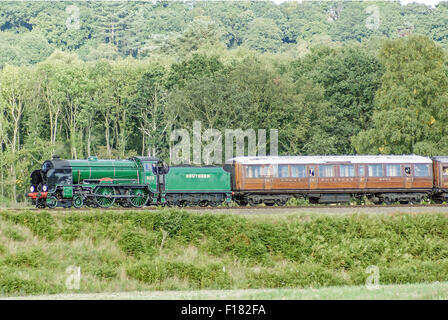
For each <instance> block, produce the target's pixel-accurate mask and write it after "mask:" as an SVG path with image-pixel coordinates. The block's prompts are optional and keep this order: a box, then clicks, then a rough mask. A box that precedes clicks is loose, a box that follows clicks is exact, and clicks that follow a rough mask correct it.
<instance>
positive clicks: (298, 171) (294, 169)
mask: <svg viewBox="0 0 448 320" xmlns="http://www.w3.org/2000/svg"><path fill="white" fill-rule="evenodd" d="M291 177H294V178H303V177H306V170H305V166H297V165H296V166H291Z"/></svg>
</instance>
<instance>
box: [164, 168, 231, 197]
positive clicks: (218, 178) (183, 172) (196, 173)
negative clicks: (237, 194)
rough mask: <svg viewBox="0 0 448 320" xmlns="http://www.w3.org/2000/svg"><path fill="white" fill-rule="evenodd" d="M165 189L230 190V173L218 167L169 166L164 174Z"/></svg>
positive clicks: (170, 190) (184, 190)
mask: <svg viewBox="0 0 448 320" xmlns="http://www.w3.org/2000/svg"><path fill="white" fill-rule="evenodd" d="M165 191H166V192H167V193H170V192H173V193H174V192H178V191H182V192H206V193H214V192H231V190H230V173H229V172H226V171H224V169H222V168H220V167H193V166H185V167H170V170H169V172H168V173H167V174H166V176H165Z"/></svg>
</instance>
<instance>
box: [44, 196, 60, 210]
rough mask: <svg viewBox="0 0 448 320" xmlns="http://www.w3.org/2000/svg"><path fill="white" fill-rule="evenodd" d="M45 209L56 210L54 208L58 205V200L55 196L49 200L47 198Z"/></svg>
mask: <svg viewBox="0 0 448 320" xmlns="http://www.w3.org/2000/svg"><path fill="white" fill-rule="evenodd" d="M46 204H47V207H48V208H50V209H53V208H56V206H57V205H58V198H56V197H55V196H51V197H49V198H47V203H46Z"/></svg>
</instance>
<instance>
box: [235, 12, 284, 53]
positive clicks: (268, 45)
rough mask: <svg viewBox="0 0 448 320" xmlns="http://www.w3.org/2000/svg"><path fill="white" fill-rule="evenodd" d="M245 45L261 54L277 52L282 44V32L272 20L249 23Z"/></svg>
mask: <svg viewBox="0 0 448 320" xmlns="http://www.w3.org/2000/svg"><path fill="white" fill-rule="evenodd" d="M243 43H244V45H245V46H247V47H249V48H250V49H254V50H258V51H260V52H266V51H271V52H277V51H278V49H279V47H280V45H281V44H282V31H281V30H280V29H279V27H278V26H277V25H276V24H275V22H274V21H273V20H272V19H266V18H258V19H255V20H253V21H252V22H251V23H249V28H248V30H247V32H246V35H245V37H244V40H243Z"/></svg>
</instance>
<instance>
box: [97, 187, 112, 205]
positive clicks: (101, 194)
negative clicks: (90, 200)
mask: <svg viewBox="0 0 448 320" xmlns="http://www.w3.org/2000/svg"><path fill="white" fill-rule="evenodd" d="M95 193H96V194H98V196H96V197H95V202H96V203H97V204H98V206H100V207H101V208H109V207H110V206H112V205H113V204H114V203H115V198H114V197H113V196H114V195H115V190H114V188H113V187H99V188H97V189H96V191H95Z"/></svg>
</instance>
